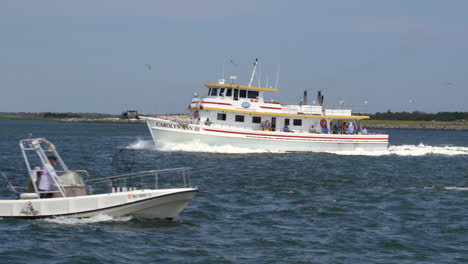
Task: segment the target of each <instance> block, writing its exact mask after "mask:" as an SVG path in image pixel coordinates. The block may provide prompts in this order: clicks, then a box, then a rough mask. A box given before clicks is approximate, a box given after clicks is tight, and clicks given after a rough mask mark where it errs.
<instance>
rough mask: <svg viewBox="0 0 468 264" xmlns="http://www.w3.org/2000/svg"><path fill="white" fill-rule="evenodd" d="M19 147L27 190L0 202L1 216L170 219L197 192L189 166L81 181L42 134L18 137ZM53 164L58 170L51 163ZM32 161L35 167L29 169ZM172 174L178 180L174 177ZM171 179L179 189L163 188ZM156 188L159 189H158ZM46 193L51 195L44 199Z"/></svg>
mask: <svg viewBox="0 0 468 264" xmlns="http://www.w3.org/2000/svg"><path fill="white" fill-rule="evenodd" d="M20 146H21V150H22V153H23V157H24V159H25V162H26V166H27V169H28V172H29V184H28V187H27V189H28V190H27V192H24V193H19V192H18V197H17V199H12V200H0V217H2V218H23V219H37V218H51V217H74V218H82V217H92V216H96V215H101V214H104V215H109V216H112V217H119V216H133V217H136V218H144V219H173V218H175V217H177V216H178V215H179V214H180V213H181V212H182V210H183V209H184V208H185V207H186V206H187V204H188V203H189V202H190V201H191V200H192V199H193V197H194V196H195V194H196V193H197V192H198V189H197V188H193V187H191V177H190V173H189V172H190V168H175V169H165V170H153V171H145V172H139V173H131V174H125V175H119V176H111V177H105V178H94V179H84V178H88V173H87V172H86V171H84V170H75V171H71V170H69V169H68V167H67V166H66V164H65V163H64V162H63V160H62V159H61V157H60V155H59V154H58V153H57V151H56V150H55V146H54V145H53V144H52V143H50V142H49V141H47V140H45V139H42V138H36V139H25V140H21V141H20ZM34 154H36V155H34ZM48 156H49V157H48ZM51 156H52V157H54V158H51ZM51 159H52V160H51ZM53 159H55V160H53ZM55 162H56V166H57V167H60V169H55V168H54V167H53V166H52V163H55ZM36 165H37V166H38V167H34V166H36ZM46 174H47V175H50V178H49V179H51V180H52V181H53V183H52V186H53V188H52V189H50V190H48V191H43V190H40V189H39V188H40V186H41V185H40V183H39V181H40V180H41V178H42V177H45V176H44V175H46ZM177 174H178V175H179V176H181V178H177V179H175V178H174V176H177ZM164 176H170V178H169V179H170V181H169V183H168V182H166V183H165V185H163V184H162V183H161V182H160V179H161V178H162V177H164ZM174 180H178V181H180V180H183V183H182V187H181V188H173V187H174V186H173V185H170V186H171V187H172V188H166V186H169V185H168V184H173V183H174ZM7 181H8V179H7ZM8 183H9V185H10V186H11V188H12V189H13V190H14V191H16V192H17V190H16V189H15V188H14V186H12V185H11V184H10V182H9V181H8ZM161 186H164V188H159V187H161ZM46 196H49V197H51V198H44V197H46Z"/></svg>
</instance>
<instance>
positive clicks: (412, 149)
mask: <svg viewBox="0 0 468 264" xmlns="http://www.w3.org/2000/svg"><path fill="white" fill-rule="evenodd" d="M330 153H334V154H339V155H363V156H388V155H395V156H426V155H445V156H456V155H468V147H461V146H427V145H424V144H422V143H421V144H419V145H400V146H389V147H388V149H387V150H385V151H368V150H362V149H358V150H354V151H335V152H330Z"/></svg>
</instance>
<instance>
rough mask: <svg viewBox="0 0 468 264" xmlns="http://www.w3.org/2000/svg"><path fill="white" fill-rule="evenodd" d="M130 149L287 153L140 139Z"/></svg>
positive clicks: (196, 142)
mask: <svg viewBox="0 0 468 264" xmlns="http://www.w3.org/2000/svg"><path fill="white" fill-rule="evenodd" d="M127 148H130V149H149V150H158V151H166V152H171V151H184V152H204V153H224V154H249V153H285V152H280V151H269V150H265V149H250V148H241V147H234V146H232V145H229V144H226V145H222V146H210V145H208V144H205V143H202V142H200V141H192V142H187V143H158V144H156V145H155V144H154V143H153V141H152V140H142V139H138V140H137V141H136V142H134V143H132V144H130V145H129V146H127Z"/></svg>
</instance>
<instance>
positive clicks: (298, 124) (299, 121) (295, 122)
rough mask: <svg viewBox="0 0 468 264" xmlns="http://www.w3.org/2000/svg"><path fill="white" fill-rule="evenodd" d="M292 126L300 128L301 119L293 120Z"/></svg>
mask: <svg viewBox="0 0 468 264" xmlns="http://www.w3.org/2000/svg"><path fill="white" fill-rule="evenodd" d="M293 125H294V126H302V119H294V120H293Z"/></svg>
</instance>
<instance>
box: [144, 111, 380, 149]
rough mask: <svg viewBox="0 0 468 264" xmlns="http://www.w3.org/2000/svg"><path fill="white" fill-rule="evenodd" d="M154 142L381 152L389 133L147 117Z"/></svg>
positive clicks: (252, 147) (251, 147)
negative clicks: (310, 130)
mask: <svg viewBox="0 0 468 264" xmlns="http://www.w3.org/2000/svg"><path fill="white" fill-rule="evenodd" d="M147 124H148V127H149V129H150V131H151V135H152V137H153V139H154V141H155V142H156V143H190V142H197V141H198V142H201V143H205V144H207V145H210V146H225V145H230V146H235V147H242V148H249V149H262V150H270V151H307V152H327V151H353V150H366V151H384V150H386V149H387V147H388V135H346V134H345V135H341V134H312V133H286V132H267V131H252V130H246V129H232V128H223V127H216V126H199V125H189V126H188V127H181V126H180V125H178V124H177V123H174V122H170V121H165V120H162V119H157V120H156V119H153V120H147Z"/></svg>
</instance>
